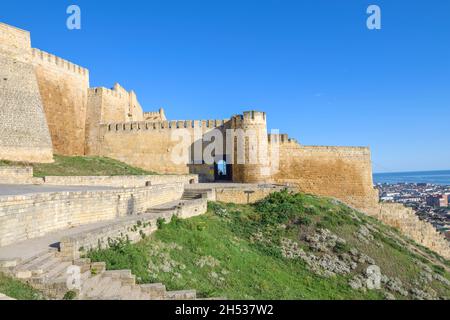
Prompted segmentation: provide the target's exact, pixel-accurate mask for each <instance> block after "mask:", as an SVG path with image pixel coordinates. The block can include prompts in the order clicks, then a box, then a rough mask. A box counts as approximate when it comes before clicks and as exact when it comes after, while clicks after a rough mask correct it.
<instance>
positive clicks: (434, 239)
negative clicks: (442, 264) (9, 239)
mask: <svg viewBox="0 0 450 320" xmlns="http://www.w3.org/2000/svg"><path fill="white" fill-rule="evenodd" d="M370 215H371V216H373V217H375V218H377V219H378V220H380V221H381V222H383V223H385V224H387V225H389V226H392V227H394V228H397V229H398V230H400V231H401V232H402V233H403V234H404V235H405V236H407V237H409V238H410V239H412V240H414V241H416V242H417V243H419V244H421V245H423V246H424V247H427V248H429V249H431V250H433V251H435V252H437V253H438V254H440V255H441V256H443V257H444V258H446V259H450V245H449V242H448V241H447V240H446V238H445V236H444V235H442V234H440V233H439V232H438V231H437V230H436V229H435V228H434V227H433V226H432V225H431V224H430V223H428V222H425V221H422V220H420V219H419V218H418V217H417V215H416V214H415V212H414V210H413V209H411V208H407V207H405V206H403V205H402V204H398V203H380V204H379V205H378V208H377V209H376V210H372V211H370Z"/></svg>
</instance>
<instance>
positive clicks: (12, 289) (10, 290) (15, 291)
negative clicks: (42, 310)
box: [0, 273, 43, 300]
mask: <svg viewBox="0 0 450 320" xmlns="http://www.w3.org/2000/svg"><path fill="white" fill-rule="evenodd" d="M0 293H3V294H6V295H7V296H8V297H11V298H14V299H17V300H41V299H43V295H42V294H41V293H40V292H39V291H37V290H35V289H33V288H32V287H30V286H28V285H26V284H24V283H22V282H20V281H18V280H14V279H12V278H9V277H7V276H5V275H3V274H2V273H0Z"/></svg>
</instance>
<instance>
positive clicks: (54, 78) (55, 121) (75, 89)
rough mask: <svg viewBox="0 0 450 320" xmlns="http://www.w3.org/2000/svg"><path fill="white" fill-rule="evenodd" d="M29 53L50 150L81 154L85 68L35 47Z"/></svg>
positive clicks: (85, 101) (86, 92)
mask: <svg viewBox="0 0 450 320" xmlns="http://www.w3.org/2000/svg"><path fill="white" fill-rule="evenodd" d="M32 57H33V60H32V61H33V65H34V67H35V72H36V77H37V80H38V84H39V91H40V94H41V98H42V102H43V105H44V109H45V114H46V117H47V123H48V126H49V129H50V133H51V137H52V142H53V148H54V152H55V153H57V154H62V155H84V152H85V150H84V148H85V142H84V140H85V130H86V128H85V122H86V107H87V94H88V88H89V71H88V70H87V69H85V68H82V67H80V66H77V65H75V64H73V63H71V62H69V61H66V60H64V59H61V58H59V57H57V56H54V55H52V54H49V53H47V52H44V51H41V50H39V49H32Z"/></svg>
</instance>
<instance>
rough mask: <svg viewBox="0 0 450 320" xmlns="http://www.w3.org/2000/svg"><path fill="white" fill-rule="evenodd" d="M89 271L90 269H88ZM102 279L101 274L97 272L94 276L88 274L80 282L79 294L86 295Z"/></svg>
mask: <svg viewBox="0 0 450 320" xmlns="http://www.w3.org/2000/svg"><path fill="white" fill-rule="evenodd" d="M89 273H90V271H89ZM101 279H102V275H101V274H97V275H95V276H92V275H90V276H89V278H87V279H86V280H85V281H84V282H83V283H82V284H81V295H86V294H87V293H88V292H90V291H91V290H93V289H94V288H95V287H96V286H97V284H98V283H99V282H100V280H101Z"/></svg>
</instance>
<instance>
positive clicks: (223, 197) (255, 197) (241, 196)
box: [215, 186, 284, 204]
mask: <svg viewBox="0 0 450 320" xmlns="http://www.w3.org/2000/svg"><path fill="white" fill-rule="evenodd" d="M283 189H284V187H275V188H274V187H257V186H253V187H249V186H247V187H245V186H243V187H242V188H215V201H219V202H225V203H237V204H247V203H255V202H257V201H259V200H262V199H264V198H265V197H267V196H268V195H270V194H271V193H274V192H279V191H281V190H283Z"/></svg>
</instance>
